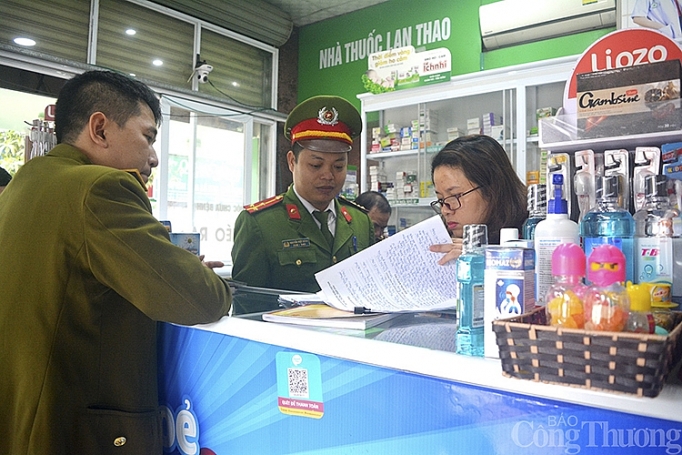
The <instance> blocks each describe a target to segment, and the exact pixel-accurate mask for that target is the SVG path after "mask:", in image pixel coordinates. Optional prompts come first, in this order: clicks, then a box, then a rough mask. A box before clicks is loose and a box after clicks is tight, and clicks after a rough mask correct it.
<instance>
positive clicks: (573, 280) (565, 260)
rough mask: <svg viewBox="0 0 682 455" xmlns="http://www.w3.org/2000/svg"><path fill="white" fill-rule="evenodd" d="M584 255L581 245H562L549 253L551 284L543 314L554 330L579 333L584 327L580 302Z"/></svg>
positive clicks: (583, 274)
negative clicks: (559, 328)
mask: <svg viewBox="0 0 682 455" xmlns="http://www.w3.org/2000/svg"><path fill="white" fill-rule="evenodd" d="M585 262H586V261H585V253H584V252H583V249H582V248H580V245H578V244H575V243H562V244H561V245H559V246H557V247H556V248H555V249H554V253H552V275H553V276H554V283H553V284H552V285H551V286H550V287H549V290H548V291H547V297H546V298H545V301H546V302H547V306H545V311H546V312H547V323H548V324H549V325H552V326H556V327H568V328H571V329H582V328H583V327H584V326H585V314H584V311H583V299H584V298H585V295H586V292H587V286H585V285H584V284H583V278H585Z"/></svg>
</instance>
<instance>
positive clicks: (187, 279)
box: [0, 71, 231, 455]
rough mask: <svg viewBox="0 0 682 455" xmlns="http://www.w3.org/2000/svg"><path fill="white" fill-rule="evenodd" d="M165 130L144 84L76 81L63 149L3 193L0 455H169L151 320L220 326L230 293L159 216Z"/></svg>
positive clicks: (90, 76) (64, 110)
mask: <svg viewBox="0 0 682 455" xmlns="http://www.w3.org/2000/svg"><path fill="white" fill-rule="evenodd" d="M160 119H161V112H160V109H159V102H158V100H157V98H156V97H155V96H154V94H153V93H152V92H151V91H150V90H149V88H148V87H146V86H145V85H143V84H141V83H139V82H136V81H134V80H132V79H129V78H128V77H125V76H122V75H118V74H116V73H112V72H105V71H90V72H86V73H84V74H82V75H80V76H76V77H74V78H73V79H71V80H70V81H68V82H67V83H66V84H65V86H64V88H63V89H62V91H61V92H60V95H59V98H58V100H57V110H56V134H57V140H58V143H59V145H57V146H56V147H55V148H54V149H53V150H51V151H50V152H49V153H48V154H47V155H46V156H44V157H39V158H34V159H32V160H31V161H29V162H28V163H26V164H25V165H24V166H23V167H22V168H21V169H20V170H19V171H18V172H17V174H16V175H15V177H14V179H13V181H12V185H10V186H9V187H8V188H7V190H6V191H5V192H4V193H3V194H2V203H1V204H0V345H1V346H2V352H1V353H0V397H2V405H0V453H2V454H13V455H18V454H38V453H50V454H65V455H66V454H68V455H77V454H109V453H115V454H161V453H162V439H161V427H160V418H159V410H158V394H157V363H156V362H157V359H156V355H157V346H156V325H157V321H168V322H173V323H179V324H196V323H205V322H210V321H215V320H217V319H219V318H221V317H222V316H223V315H225V314H226V313H227V312H228V310H229V307H230V303H231V294H230V289H229V286H228V285H227V283H226V282H225V281H224V280H222V279H221V278H220V277H218V275H216V274H215V272H213V271H212V270H211V269H210V268H209V267H210V266H214V265H216V264H202V262H201V260H200V259H199V258H198V257H196V256H195V255H193V254H191V253H189V252H187V251H185V250H183V249H180V248H178V247H176V246H174V245H173V244H172V243H171V242H170V240H169V236H168V233H167V231H166V229H165V228H164V227H163V226H162V225H161V224H160V223H159V222H158V221H157V220H156V219H155V218H154V217H153V216H152V213H151V205H150V203H149V199H148V197H147V194H146V191H145V183H146V181H147V179H148V178H149V175H150V173H151V170H152V168H153V167H155V166H156V165H157V164H158V160H157V156H156V153H155V151H154V148H153V143H154V141H155V138H156V133H157V125H158V124H159V123H160ZM206 265H208V267H207V266H206Z"/></svg>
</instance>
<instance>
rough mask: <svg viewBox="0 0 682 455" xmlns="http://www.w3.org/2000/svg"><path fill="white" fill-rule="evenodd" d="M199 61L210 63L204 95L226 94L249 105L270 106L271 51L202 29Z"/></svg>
mask: <svg viewBox="0 0 682 455" xmlns="http://www.w3.org/2000/svg"><path fill="white" fill-rule="evenodd" d="M201 60H202V61H206V63H208V64H209V65H211V66H213V71H212V72H211V73H210V74H209V82H208V83H206V84H200V85H199V91H200V92H202V93H206V94H207V95H212V96H217V97H221V95H222V96H224V97H227V98H229V99H230V100H232V101H233V102H237V103H238V104H241V105H246V106H251V107H256V108H258V107H263V108H265V107H271V105H272V95H271V92H272V90H271V88H272V53H270V52H266V51H264V50H262V49H258V48H256V47H253V46H250V45H248V44H245V43H242V42H240V41H237V40H235V39H232V38H229V37H227V36H224V35H221V34H219V33H215V32H213V31H210V30H207V29H206V28H202V31H201Z"/></svg>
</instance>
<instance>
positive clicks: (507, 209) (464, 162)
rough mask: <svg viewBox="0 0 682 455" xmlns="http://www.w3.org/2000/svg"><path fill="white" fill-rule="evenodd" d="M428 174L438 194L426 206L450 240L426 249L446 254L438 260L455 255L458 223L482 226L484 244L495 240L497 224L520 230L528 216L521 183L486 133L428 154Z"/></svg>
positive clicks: (459, 234) (459, 238)
mask: <svg viewBox="0 0 682 455" xmlns="http://www.w3.org/2000/svg"><path fill="white" fill-rule="evenodd" d="M431 178H432V181H433V185H434V187H435V189H436V196H437V197H438V199H437V200H435V201H433V202H432V203H431V207H432V208H433V209H434V210H435V212H436V213H438V214H440V215H441V217H442V218H443V221H444V222H445V224H446V225H447V228H448V231H449V232H450V234H451V235H452V243H448V244H440V245H432V246H431V248H430V249H431V251H434V252H438V253H446V254H445V255H444V256H443V257H442V258H441V259H440V260H439V264H445V263H446V262H449V261H452V260H454V259H457V257H459V255H460V254H461V252H462V231H463V227H464V225H467V224H486V225H487V226H488V243H490V244H498V243H499V241H500V229H501V228H504V227H515V228H518V229H519V230H521V227H522V225H523V222H524V221H525V220H526V219H527V218H528V210H527V208H526V186H525V185H524V184H523V182H521V180H519V178H518V177H517V175H516V171H514V168H513V167H512V164H511V161H509V157H508V156H507V152H506V151H505V150H504V149H503V148H502V146H501V145H500V144H499V143H498V142H497V141H496V140H495V139H493V138H491V137H489V136H484V135H471V136H464V137H460V138H457V139H455V140H453V141H451V142H449V143H448V144H447V145H446V146H445V147H443V149H442V150H441V151H440V152H438V153H437V154H436V156H435V157H434V158H433V161H432V162H431Z"/></svg>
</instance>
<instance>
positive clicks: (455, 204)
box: [431, 186, 481, 215]
mask: <svg viewBox="0 0 682 455" xmlns="http://www.w3.org/2000/svg"><path fill="white" fill-rule="evenodd" d="M480 188H481V187H480V186H477V187H475V188H472V189H470V190H469V191H465V192H464V193H459V194H453V195H452V196H448V197H446V198H443V199H436V200H435V201H433V202H432V203H431V208H432V209H433V211H434V212H436V213H437V214H439V215H440V213H441V209H442V208H443V206H446V207H447V208H448V210H450V211H453V212H454V211H455V210H457V209H458V208H460V207H461V206H462V201H460V198H462V197H463V196H466V195H467V194H469V193H471V192H473V191H476V190H478V189H480ZM448 199H449V201H448Z"/></svg>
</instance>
